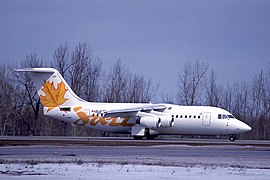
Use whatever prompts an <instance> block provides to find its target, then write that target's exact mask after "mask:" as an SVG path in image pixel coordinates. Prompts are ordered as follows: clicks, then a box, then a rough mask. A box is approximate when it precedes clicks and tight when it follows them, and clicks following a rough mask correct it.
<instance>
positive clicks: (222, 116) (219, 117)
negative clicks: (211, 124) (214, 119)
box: [218, 114, 228, 119]
mask: <svg viewBox="0 0 270 180" xmlns="http://www.w3.org/2000/svg"><path fill="white" fill-rule="evenodd" d="M218 119H228V116H227V115H225V114H219V115H218Z"/></svg>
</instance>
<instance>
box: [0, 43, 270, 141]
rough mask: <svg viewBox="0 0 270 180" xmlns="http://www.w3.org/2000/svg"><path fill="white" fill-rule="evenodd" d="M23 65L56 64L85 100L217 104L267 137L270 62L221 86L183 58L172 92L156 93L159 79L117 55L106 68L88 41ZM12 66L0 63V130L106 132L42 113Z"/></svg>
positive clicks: (27, 82) (255, 134)
mask: <svg viewBox="0 0 270 180" xmlns="http://www.w3.org/2000/svg"><path fill="white" fill-rule="evenodd" d="M25 67H54V68H56V69H58V71H59V72H60V73H61V74H62V75H63V77H64V78H65V79H66V80H67V82H68V83H69V84H70V86H71V88H72V89H73V90H74V92H75V93H76V94H77V95H78V96H80V97H81V98H83V99H85V100H87V101H95V102H131V103H133V102H150V101H153V100H155V99H162V101H163V102H164V103H175V104H180V105H190V106H194V105H208V106H217V107H221V108H224V109H227V110H228V111H230V112H232V113H233V114H234V115H235V116H236V117H237V118H239V119H241V120H243V121H244V122H246V123H248V124H249V125H251V127H252V128H253V130H252V131H251V132H250V133H246V134H243V135H241V137H240V138H243V139H270V68H268V69H267V71H266V72H264V71H261V72H260V73H259V74H258V75H256V76H255V77H254V78H253V80H252V81H251V82H249V83H245V82H235V83H234V84H228V85H226V86H221V85H219V84H218V83H217V78H216V75H215V73H214V71H213V70H209V69H210V68H209V65H208V64H207V63H205V62H202V61H199V60H196V61H187V62H186V63H185V65H184V67H183V70H182V71H179V75H178V80H177V84H176V86H177V89H178V91H177V93H176V95H171V94H163V95H162V96H161V97H157V96H159V95H158V94H159V93H158V89H159V87H158V85H157V84H154V83H153V82H152V81H151V79H145V78H144V77H143V76H142V75H138V74H135V73H134V72H131V71H129V70H128V69H127V68H126V67H125V65H124V64H123V63H122V61H121V60H118V61H117V62H116V63H115V64H114V65H113V66H112V67H111V68H110V70H109V71H108V72H106V71H105V70H104V69H103V68H102V60H101V59H100V58H99V57H98V56H96V55H94V53H93V51H92V50H91V49H90V48H89V47H88V46H87V44H86V43H79V44H78V45H77V46H76V47H75V49H74V50H70V49H69V47H68V44H60V45H59V46H58V47H57V48H56V50H55V51H54V52H53V56H52V61H51V62H49V63H48V62H47V63H45V62H43V60H42V59H40V58H38V57H37V55H35V54H31V55H28V56H26V58H25V59H24V60H22V62H21V65H20V66H19V68H25ZM14 68H18V67H16V66H10V65H6V64H1V65H0V135H68V136H72V135H83V136H104V135H105V134H104V132H100V131H97V130H92V129H89V128H81V127H72V126H71V125H69V124H67V123H65V122H62V121H58V120H54V119H51V118H49V117H46V116H44V115H43V112H42V107H41V104H40V100H39V97H38V96H37V93H36V90H35V88H34V86H33V82H32V80H31V77H30V76H29V74H27V73H21V74H17V73H14V72H13V71H12V69H14Z"/></svg>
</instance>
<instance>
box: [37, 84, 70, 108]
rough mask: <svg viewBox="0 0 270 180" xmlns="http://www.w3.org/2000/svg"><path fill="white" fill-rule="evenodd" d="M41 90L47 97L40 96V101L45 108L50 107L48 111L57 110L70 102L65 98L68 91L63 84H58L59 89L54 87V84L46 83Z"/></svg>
mask: <svg viewBox="0 0 270 180" xmlns="http://www.w3.org/2000/svg"><path fill="white" fill-rule="evenodd" d="M41 90H42V91H43V92H44V93H45V96H43V95H40V100H41V103H42V105H43V106H44V107H48V111H50V110H52V109H54V108H56V107H57V106H59V105H61V104H63V103H64V102H66V101H67V100H68V99H66V98H65V97H64V96H65V94H66V92H67V90H66V88H65V84H64V83H63V82H61V83H58V84H57V88H55V87H54V84H53V82H51V83H50V82H49V81H47V82H44V85H43V87H42V89H41Z"/></svg>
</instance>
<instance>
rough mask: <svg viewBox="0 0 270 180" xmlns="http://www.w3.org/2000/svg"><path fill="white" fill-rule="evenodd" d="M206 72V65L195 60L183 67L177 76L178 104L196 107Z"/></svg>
mask: <svg viewBox="0 0 270 180" xmlns="http://www.w3.org/2000/svg"><path fill="white" fill-rule="evenodd" d="M207 70H208V64H206V63H204V62H201V61H199V60H196V61H195V62H192V61H188V62H186V63H185V65H184V70H183V72H182V73H179V75H178V83H177V84H178V88H179V90H178V93H177V99H178V103H179V104H183V105H189V106H193V105H198V104H200V98H201V93H202V89H203V87H202V83H203V79H204V78H205V76H206V73H207Z"/></svg>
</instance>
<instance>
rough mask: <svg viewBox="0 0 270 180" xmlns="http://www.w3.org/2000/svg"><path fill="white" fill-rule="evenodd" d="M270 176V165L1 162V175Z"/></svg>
mask: <svg viewBox="0 0 270 180" xmlns="http://www.w3.org/2000/svg"><path fill="white" fill-rule="evenodd" d="M148 178H149V179H169V180H174V179H180V178H182V179H187V180H193V179H208V180H209V179H215V180H223V179H224V180H225V179H226V180H227V179H243V180H248V179H265V180H269V179H270V170H269V169H246V168H243V167H217V166H193V167H191V166H187V167H173V166H148V165H132V164H124V165H121V164H103V163H82V164H80V163H38V164H31V163H28V164H27V163H16V164H14V163H11V164H0V179H7V180H8V179H22V180H32V179H33V180H37V179H57V180H61V179H65V180H66V179H108V180H109V179H112V180H114V179H115V180H116V179H117V180H119V179H128V180H130V179H148Z"/></svg>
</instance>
